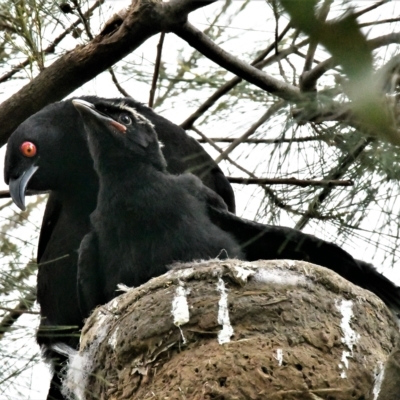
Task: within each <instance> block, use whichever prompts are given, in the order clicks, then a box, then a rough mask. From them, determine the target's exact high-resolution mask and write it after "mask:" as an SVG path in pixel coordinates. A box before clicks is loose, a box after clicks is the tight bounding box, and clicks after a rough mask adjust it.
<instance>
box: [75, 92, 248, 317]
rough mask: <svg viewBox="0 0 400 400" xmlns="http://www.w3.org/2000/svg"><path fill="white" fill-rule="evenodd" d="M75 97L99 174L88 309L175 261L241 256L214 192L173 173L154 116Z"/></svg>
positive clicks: (84, 284)
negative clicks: (212, 209)
mask: <svg viewBox="0 0 400 400" xmlns="http://www.w3.org/2000/svg"><path fill="white" fill-rule="evenodd" d="M74 104H75V105H76V107H77V108H78V110H79V111H80V113H81V114H82V118H83V120H84V123H85V128H86V130H87V133H88V143H89V150H90V153H91V155H92V157H93V160H94V167H95V170H96V172H97V173H98V175H99V182H100V188H99V195H98V199H97V207H96V210H95V211H94V213H93V214H92V216H91V221H92V232H91V233H90V234H88V236H87V237H86V238H85V239H84V240H83V242H82V245H81V248H80V261H79V267H78V286H79V294H80V296H81V307H82V312H83V314H89V312H90V311H91V310H92V309H93V308H94V307H95V306H97V305H98V304H102V303H105V302H107V301H109V300H111V299H112V298H114V297H115V296H116V295H117V292H116V289H117V284H118V283H123V284H125V285H128V286H138V285H140V284H142V283H145V282H146V281H148V280H149V279H150V278H152V277H155V276H158V275H161V274H162V273H164V272H166V270H167V269H166V267H167V265H169V264H171V263H173V262H175V261H183V262H185V261H192V260H196V259H209V258H215V257H223V258H226V257H227V256H229V257H243V255H242V253H241V251H240V246H239V245H238V244H237V243H236V242H235V240H234V239H233V238H232V237H231V235H230V234H229V233H227V232H225V231H223V230H222V229H220V228H219V227H218V226H217V225H215V224H213V223H212V222H211V220H210V218H209V216H208V210H207V204H208V201H209V198H211V199H212V200H210V201H212V202H214V204H218V206H219V207H220V208H221V209H226V205H225V203H224V202H223V200H222V199H221V198H219V196H218V195H217V194H215V193H214V192H213V191H211V190H210V189H208V188H207V187H205V186H204V185H203V184H202V182H201V181H200V179H199V178H197V177H196V176H194V175H192V174H182V175H179V176H175V175H171V174H169V173H168V172H167V171H166V162H165V159H164V157H163V155H162V153H161V151H160V146H159V143H158V138H157V134H156V132H155V130H154V128H153V125H152V123H151V122H150V121H149V120H147V119H146V118H145V117H144V116H142V115H140V114H139V113H137V112H136V111H135V110H132V109H130V108H129V107H127V106H126V105H125V104H124V103H120V104H113V105H110V104H99V103H97V104H96V106H93V105H92V104H90V103H85V102H82V101H80V100H76V101H75V100H74Z"/></svg>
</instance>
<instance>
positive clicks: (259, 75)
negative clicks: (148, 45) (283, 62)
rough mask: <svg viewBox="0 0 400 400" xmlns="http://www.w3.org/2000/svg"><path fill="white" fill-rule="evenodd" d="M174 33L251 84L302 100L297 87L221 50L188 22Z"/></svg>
mask: <svg viewBox="0 0 400 400" xmlns="http://www.w3.org/2000/svg"><path fill="white" fill-rule="evenodd" d="M174 33H175V34H176V35H178V36H179V37H180V38H182V39H183V40H185V41H186V42H188V43H189V44H190V45H191V46H192V47H193V48H195V49H196V50H198V51H199V52H200V53H202V54H203V55H204V56H206V57H207V58H209V59H210V60H212V61H214V62H215V63H216V64H218V65H220V66H221V67H222V68H225V69H226V70H228V71H230V72H232V73H234V74H235V75H237V76H239V77H240V78H242V79H244V80H246V81H248V82H250V83H252V84H253V85H256V86H258V87H259V88H261V89H263V90H265V91H267V92H269V93H271V94H274V95H276V96H278V97H280V98H281V99H284V100H288V101H292V102H293V101H294V102H298V101H301V100H302V97H301V95H300V91H299V89H298V88H297V87H295V86H293V85H289V84H287V83H285V82H282V81H280V80H278V79H276V78H274V77H272V76H270V75H268V74H266V73H264V72H262V71H260V70H259V69H257V68H255V67H253V66H251V65H250V64H247V63H246V62H243V61H241V60H240V59H238V58H237V57H235V56H233V55H232V54H230V53H228V52H227V51H225V50H223V49H222V48H221V47H219V46H218V45H217V44H216V43H214V42H213V41H212V40H211V39H210V38H209V37H208V36H206V35H205V34H204V33H202V32H201V31H199V30H198V29H197V28H195V27H194V26H193V25H191V24H190V23H189V22H186V23H185V24H184V25H180V26H177V27H176V28H175V29H174Z"/></svg>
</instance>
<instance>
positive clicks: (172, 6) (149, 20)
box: [0, 0, 216, 145]
mask: <svg viewBox="0 0 400 400" xmlns="http://www.w3.org/2000/svg"><path fill="white" fill-rule="evenodd" d="M215 1H216V0H171V1H170V2H168V3H158V2H154V1H152V2H145V1H141V0H138V1H137V2H136V3H135V4H134V5H133V6H131V8H130V10H129V14H128V15H127V16H126V18H125V20H124V21H123V22H122V24H121V26H120V27H119V28H118V29H116V31H114V32H112V33H110V34H109V35H98V36H96V37H95V39H94V40H93V41H91V42H90V43H89V44H87V45H85V46H78V47H77V48H75V49H74V50H72V51H71V52H69V53H67V54H65V55H64V56H62V57H60V58H59V59H58V60H56V61H55V62H54V63H53V64H52V65H50V66H49V67H47V68H46V69H44V70H43V71H42V72H41V73H40V74H39V75H38V76H37V77H36V78H35V79H33V80H32V81H31V82H30V83H28V84H27V85H26V86H24V87H23V88H22V89H21V90H20V91H19V92H17V93H16V94H14V95H13V96H11V97H10V98H9V99H7V100H6V101H4V102H3V103H2V104H1V105H0V125H1V126H2V130H1V133H0V145H3V144H4V143H5V142H6V141H7V139H8V137H9V136H10V134H11V133H12V132H13V131H14V130H15V129H16V128H17V126H18V125H19V124H20V123H21V122H22V121H24V120H25V119H26V118H28V117H29V116H31V115H32V114H34V113H35V112H37V111H39V110H40V109H42V108H43V107H45V106H46V105H48V104H50V103H52V102H55V101H58V100H61V99H62V98H63V97H65V96H67V95H68V94H70V93H71V92H73V91H74V90H75V89H77V88H79V87H81V86H82V85H83V84H84V83H86V82H88V81H90V80H91V79H93V78H94V77H96V76H97V75H98V74H100V73H101V72H103V71H104V70H106V69H107V68H110V67H111V66H112V65H113V64H115V63H116V62H118V61H119V60H121V59H122V58H123V57H125V56H126V55H128V54H129V53H131V52H132V51H133V50H135V49H136V48H138V47H139V46H140V45H141V44H142V43H143V42H144V41H146V40H147V39H148V38H150V37H151V36H154V35H155V34H157V33H159V32H161V31H165V32H170V31H172V30H175V29H177V25H182V24H184V23H185V21H186V20H187V15H188V13H189V12H191V11H193V10H195V9H197V8H199V7H203V6H206V5H208V4H211V3H213V2H215Z"/></svg>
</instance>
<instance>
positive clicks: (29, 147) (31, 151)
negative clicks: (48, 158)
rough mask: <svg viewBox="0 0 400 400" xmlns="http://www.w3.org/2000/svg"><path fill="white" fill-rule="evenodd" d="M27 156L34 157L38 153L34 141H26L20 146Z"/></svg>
mask: <svg viewBox="0 0 400 400" xmlns="http://www.w3.org/2000/svg"><path fill="white" fill-rule="evenodd" d="M19 149H20V150H21V153H22V154H23V155H24V156H25V157H33V156H34V155H36V146H35V145H34V144H33V143H32V142H24V143H22V144H21V147H20V148H19Z"/></svg>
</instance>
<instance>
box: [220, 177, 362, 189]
mask: <svg viewBox="0 0 400 400" xmlns="http://www.w3.org/2000/svg"><path fill="white" fill-rule="evenodd" d="M227 179H228V181H229V182H230V183H240V184H242V185H293V186H301V187H307V186H329V187H330V186H353V185H354V182H353V181H350V180H347V181H340V180H327V179H322V180H319V181H318V180H315V179H297V178H239V177H233V176H228V177H227Z"/></svg>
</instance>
